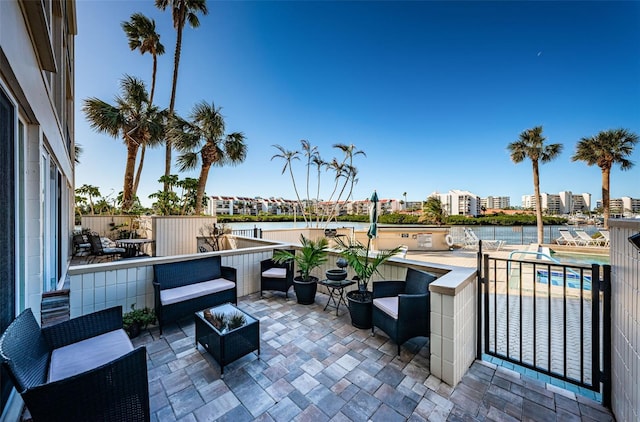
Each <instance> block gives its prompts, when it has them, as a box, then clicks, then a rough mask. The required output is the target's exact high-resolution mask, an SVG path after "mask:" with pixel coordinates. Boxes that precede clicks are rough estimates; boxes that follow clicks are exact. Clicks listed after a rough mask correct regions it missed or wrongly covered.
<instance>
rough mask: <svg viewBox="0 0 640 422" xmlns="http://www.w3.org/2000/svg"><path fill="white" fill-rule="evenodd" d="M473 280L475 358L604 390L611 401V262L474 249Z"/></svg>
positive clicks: (602, 391) (603, 396) (591, 388)
mask: <svg viewBox="0 0 640 422" xmlns="http://www.w3.org/2000/svg"><path fill="white" fill-rule="evenodd" d="M478 279H479V280H480V281H481V282H480V283H478V298H477V299H478V309H479V310H480V309H481V310H482V312H479V315H481V318H478V337H477V338H478V351H477V352H478V357H479V358H481V355H482V353H484V354H486V355H490V356H495V357H497V358H499V359H502V360H504V361H507V362H511V363H513V364H516V365H520V366H522V367H524V368H528V369H531V370H534V371H537V372H540V373H543V374H546V375H548V376H550V377H554V378H557V379H560V380H562V381H565V382H569V383H572V384H575V385H577V386H579V387H583V388H586V389H589V390H592V391H595V392H597V393H601V394H602V401H603V404H604V405H605V406H607V407H610V405H611V266H609V265H603V266H600V265H597V264H592V265H591V266H587V265H566V264H561V263H557V262H553V261H544V260H516V259H503V258H494V257H490V256H489V255H482V254H481V253H479V254H478ZM594 292H595V293H594Z"/></svg>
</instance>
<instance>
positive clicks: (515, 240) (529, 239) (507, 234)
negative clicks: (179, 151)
mask: <svg viewBox="0 0 640 422" xmlns="http://www.w3.org/2000/svg"><path fill="white" fill-rule="evenodd" d="M227 225H228V226H230V227H231V229H232V230H246V229H253V228H258V229H262V230H275V229H291V228H305V227H307V226H306V224H305V222H304V221H297V222H295V223H294V222H275V223H271V222H270V223H263V222H249V223H227ZM311 227H315V223H314V224H313V225H312V226H311ZM320 227H321V228H331V229H334V228H341V227H349V228H351V227H353V228H354V229H355V230H366V229H367V228H368V227H369V223H365V222H349V221H339V222H331V223H329V224H328V225H326V223H321V224H320ZM467 227H468V228H470V229H471V230H473V231H474V232H475V233H476V235H477V236H478V237H479V238H480V239H483V240H503V241H505V243H506V244H508V245H529V244H531V243H537V241H538V232H537V228H536V226H467ZM572 227H577V226H565V225H553V226H544V240H543V243H547V244H554V243H556V239H558V238H560V237H561V236H560V233H559V230H560V229H566V228H569V229H571V228H572ZM580 228H582V229H584V230H585V231H586V232H587V233H588V234H589V235H593V234H594V233H596V232H597V231H598V227H597V226H580ZM463 230H464V226H451V235H452V236H453V237H454V240H456V241H463V240H464V234H463Z"/></svg>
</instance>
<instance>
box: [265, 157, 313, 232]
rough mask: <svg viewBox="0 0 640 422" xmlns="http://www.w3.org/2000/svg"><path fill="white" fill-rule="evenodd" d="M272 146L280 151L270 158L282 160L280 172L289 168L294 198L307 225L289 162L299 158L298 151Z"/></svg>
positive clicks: (305, 214)
mask: <svg viewBox="0 0 640 422" xmlns="http://www.w3.org/2000/svg"><path fill="white" fill-rule="evenodd" d="M273 147H274V148H276V149H277V150H278V151H280V154H275V155H274V156H272V157H271V160H273V159H274V158H281V159H283V160H284V166H283V167H282V174H284V172H285V171H287V168H288V169H289V174H290V175H291V181H292V182H293V190H294V192H295V193H296V198H297V199H298V205H300V206H301V208H302V217H303V218H304V222H305V224H307V225H308V224H309V222H308V221H307V213H306V211H305V208H304V207H302V201H301V200H300V194H299V193H298V186H296V178H295V176H294V175H293V167H292V166H291V162H292V161H293V160H299V159H300V152H298V151H289V150H287V149H285V148H284V147H282V146H280V145H273Z"/></svg>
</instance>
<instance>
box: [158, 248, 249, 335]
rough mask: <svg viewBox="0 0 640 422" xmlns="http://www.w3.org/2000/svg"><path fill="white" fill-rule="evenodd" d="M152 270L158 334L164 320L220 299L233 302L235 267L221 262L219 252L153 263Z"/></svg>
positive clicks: (182, 316)
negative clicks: (197, 257) (223, 264)
mask: <svg viewBox="0 0 640 422" xmlns="http://www.w3.org/2000/svg"><path fill="white" fill-rule="evenodd" d="M153 273H154V279H153V289H154V297H155V312H156V316H157V317H158V323H159V325H160V334H162V327H163V325H164V324H165V323H167V322H170V321H176V320H178V319H180V318H184V317H186V316H189V315H192V314H193V313H194V312H196V311H201V310H203V309H206V308H211V307H213V306H216V305H221V304H223V303H227V302H231V303H234V304H236V303H237V296H238V295H237V288H236V273H237V272H236V269H235V268H232V267H225V266H222V265H221V259H220V256H211V257H207V258H199V259H192V260H189V261H179V262H170V263H166V264H156V265H154V266H153Z"/></svg>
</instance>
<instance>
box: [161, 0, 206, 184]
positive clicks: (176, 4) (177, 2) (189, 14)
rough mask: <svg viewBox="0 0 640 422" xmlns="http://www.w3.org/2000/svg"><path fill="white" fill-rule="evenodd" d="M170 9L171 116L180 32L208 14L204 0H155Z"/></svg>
mask: <svg viewBox="0 0 640 422" xmlns="http://www.w3.org/2000/svg"><path fill="white" fill-rule="evenodd" d="M169 6H170V7H171V17H172V19H173V27H174V28H175V30H176V49H175V52H174V54H173V82H172V85H171V100H170V101H169V115H170V116H173V113H174V111H175V105H176V86H177V84H178V67H179V66H180V54H181V52H182V30H183V29H184V25H185V24H186V23H187V22H189V26H191V27H192V28H197V27H199V26H200V20H199V19H198V15H197V13H198V12H200V13H202V14H203V15H206V14H207V13H209V11H208V10H207V2H206V0H156V7H157V8H159V9H160V10H163V11H164V10H166V9H167V7H169ZM170 174H171V142H170V141H169V140H166V157H165V163H164V175H165V176H169V175H170ZM168 189H169V186H168V185H167V184H166V183H165V184H164V190H165V191H167V190H168Z"/></svg>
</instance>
